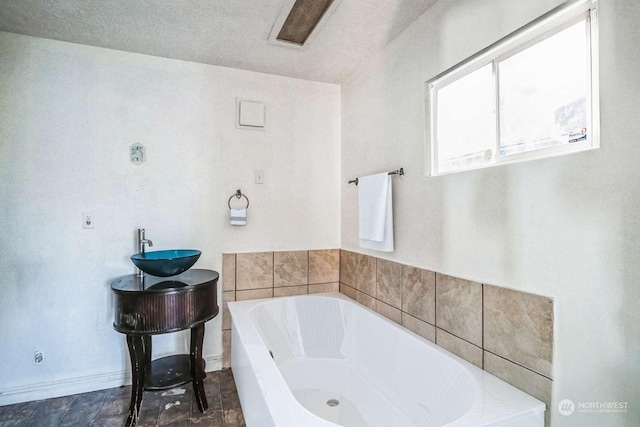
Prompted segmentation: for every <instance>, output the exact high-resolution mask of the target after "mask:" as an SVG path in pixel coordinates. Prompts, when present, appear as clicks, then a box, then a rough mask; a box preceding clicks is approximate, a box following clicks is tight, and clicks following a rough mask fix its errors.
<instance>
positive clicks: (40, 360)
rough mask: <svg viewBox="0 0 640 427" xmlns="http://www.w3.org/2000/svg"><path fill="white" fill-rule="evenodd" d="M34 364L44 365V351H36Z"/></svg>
mask: <svg viewBox="0 0 640 427" xmlns="http://www.w3.org/2000/svg"><path fill="white" fill-rule="evenodd" d="M33 363H35V364H36V365H42V364H43V363H44V353H43V352H42V350H34V352H33Z"/></svg>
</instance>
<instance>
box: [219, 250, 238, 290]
mask: <svg viewBox="0 0 640 427" xmlns="http://www.w3.org/2000/svg"><path fill="white" fill-rule="evenodd" d="M222 290H223V291H235V290H236V254H222Z"/></svg>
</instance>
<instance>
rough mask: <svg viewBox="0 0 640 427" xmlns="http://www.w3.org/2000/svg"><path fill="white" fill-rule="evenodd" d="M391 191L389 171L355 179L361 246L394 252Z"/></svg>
mask: <svg viewBox="0 0 640 427" xmlns="http://www.w3.org/2000/svg"><path fill="white" fill-rule="evenodd" d="M392 199H393V191H392V187H391V176H390V175H389V174H388V173H386V172H385V173H379V174H376V175H369V176H364V177H362V178H359V179H358V208H359V231H358V237H359V238H360V247H361V248H366V249H374V250H377V251H381V252H393V249H394V248H393V203H392Z"/></svg>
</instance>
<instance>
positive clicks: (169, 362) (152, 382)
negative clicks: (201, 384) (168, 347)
mask: <svg viewBox="0 0 640 427" xmlns="http://www.w3.org/2000/svg"><path fill="white" fill-rule="evenodd" d="M205 366H206V363H205V361H204V359H203V360H202V370H203V371H204V368H205ZM191 381H193V377H192V376H191V357H190V356H189V355H188V354H176V355H173V356H167V357H161V358H160V359H156V360H152V361H151V364H150V365H149V366H147V368H146V373H145V378H144V389H145V390H149V391H157V390H167V389H170V388H173V387H177V386H179V385H182V384H187V383H189V382H191Z"/></svg>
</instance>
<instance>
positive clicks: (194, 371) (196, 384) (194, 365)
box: [191, 323, 209, 413]
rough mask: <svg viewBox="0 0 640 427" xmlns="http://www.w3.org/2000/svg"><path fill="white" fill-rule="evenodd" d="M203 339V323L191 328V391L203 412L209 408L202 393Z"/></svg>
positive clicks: (203, 375) (203, 376)
mask: <svg viewBox="0 0 640 427" xmlns="http://www.w3.org/2000/svg"><path fill="white" fill-rule="evenodd" d="M203 341H204V323H201V324H199V325H197V326H194V327H193V328H191V378H193V392H194V394H195V397H196V402H197V404H198V409H199V410H200V412H203V413H204V412H205V411H206V410H207V409H209V405H208V404H207V396H206V395H205V394H204V378H205V377H206V376H207V375H206V374H205V372H204V367H203V366H202V343H203Z"/></svg>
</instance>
